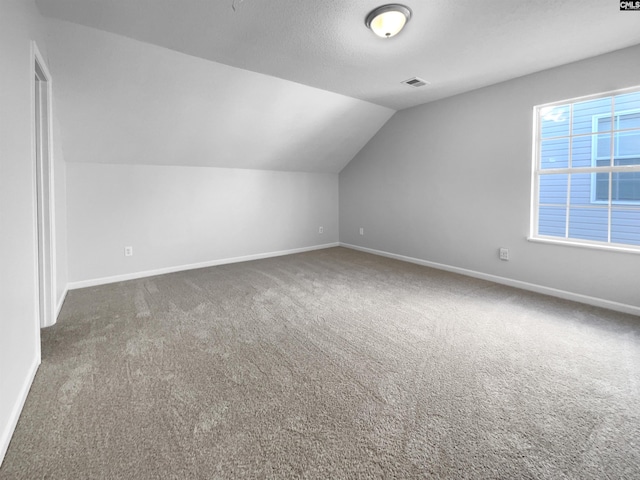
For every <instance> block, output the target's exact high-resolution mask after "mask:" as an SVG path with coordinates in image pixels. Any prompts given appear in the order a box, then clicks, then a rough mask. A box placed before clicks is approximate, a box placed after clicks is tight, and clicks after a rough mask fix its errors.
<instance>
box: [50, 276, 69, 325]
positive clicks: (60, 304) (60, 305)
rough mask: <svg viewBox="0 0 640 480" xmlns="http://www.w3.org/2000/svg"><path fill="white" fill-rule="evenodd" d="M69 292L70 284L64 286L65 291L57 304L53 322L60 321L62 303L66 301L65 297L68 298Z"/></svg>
mask: <svg viewBox="0 0 640 480" xmlns="http://www.w3.org/2000/svg"><path fill="white" fill-rule="evenodd" d="M67 293H69V285H67V286H66V287H64V292H62V295H61V296H60V298H59V299H58V305H57V306H56V315H55V317H54V319H53V323H54V324H55V323H56V322H57V321H58V316H59V315H60V310H62V304H63V303H64V301H65V299H66V298H67Z"/></svg>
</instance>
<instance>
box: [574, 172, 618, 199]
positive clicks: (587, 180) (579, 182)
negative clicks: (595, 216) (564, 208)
mask: <svg viewBox="0 0 640 480" xmlns="http://www.w3.org/2000/svg"><path fill="white" fill-rule="evenodd" d="M604 175H606V178H605V179H604V180H605V185H604V188H605V190H604V191H605V199H604V200H605V201H608V199H609V174H608V173H605V174H604ZM597 177H598V175H596V174H595V173H580V174H572V175H571V205H585V206H591V205H592V203H593V200H592V198H591V196H592V193H591V192H592V188H593V189H595V188H596V178H597Z"/></svg>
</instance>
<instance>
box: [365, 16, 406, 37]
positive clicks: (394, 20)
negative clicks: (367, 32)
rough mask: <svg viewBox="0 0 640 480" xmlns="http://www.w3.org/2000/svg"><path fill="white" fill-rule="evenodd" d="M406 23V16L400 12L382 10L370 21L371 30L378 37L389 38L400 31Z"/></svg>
mask: <svg viewBox="0 0 640 480" xmlns="http://www.w3.org/2000/svg"><path fill="white" fill-rule="evenodd" d="M405 23H407V17H405V16H404V13H402V12H384V13H381V14H380V15H378V16H377V17H376V18H374V19H373V21H372V22H371V30H373V33H375V34H376V35H378V36H379V37H383V38H385V37H386V38H389V37H393V36H394V35H397V34H398V33H400V30H402V29H403V28H404V24H405Z"/></svg>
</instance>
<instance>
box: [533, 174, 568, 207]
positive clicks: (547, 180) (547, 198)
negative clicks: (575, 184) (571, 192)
mask: <svg viewBox="0 0 640 480" xmlns="http://www.w3.org/2000/svg"><path fill="white" fill-rule="evenodd" d="M568 179H569V175H566V174H561V175H540V199H539V201H540V203H541V204H550V203H553V204H556V205H566V204H567V181H568Z"/></svg>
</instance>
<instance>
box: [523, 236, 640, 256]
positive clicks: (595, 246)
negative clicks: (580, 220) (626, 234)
mask: <svg viewBox="0 0 640 480" xmlns="http://www.w3.org/2000/svg"><path fill="white" fill-rule="evenodd" d="M527 241H529V242H534V243H550V244H553V245H564V246H567V247H579V248H588V249H591V250H609V251H612V252H623V253H635V254H640V246H637V247H636V246H632V245H630V246H625V245H607V244H602V243H595V242H594V243H591V242H589V241H577V240H572V239H563V238H554V237H527Z"/></svg>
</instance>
